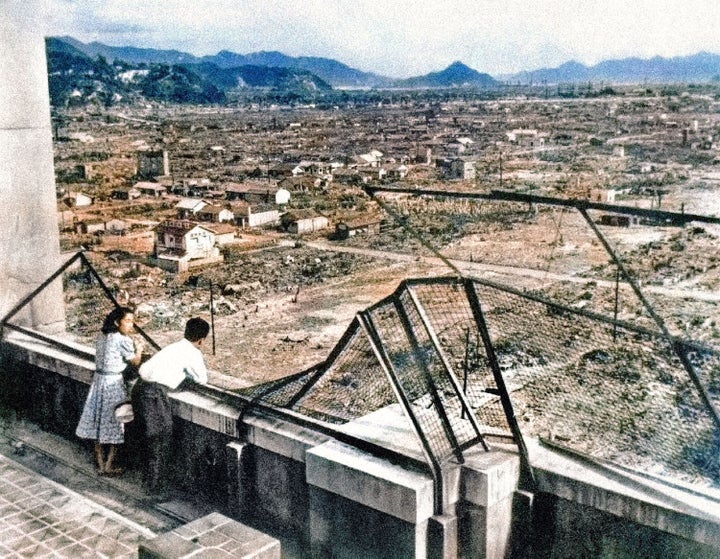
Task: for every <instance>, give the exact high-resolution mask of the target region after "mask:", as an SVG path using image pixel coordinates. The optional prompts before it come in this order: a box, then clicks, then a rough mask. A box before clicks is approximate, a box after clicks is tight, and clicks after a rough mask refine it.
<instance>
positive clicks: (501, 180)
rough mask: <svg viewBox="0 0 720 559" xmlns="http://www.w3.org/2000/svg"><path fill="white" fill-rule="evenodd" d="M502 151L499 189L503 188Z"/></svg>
mask: <svg viewBox="0 0 720 559" xmlns="http://www.w3.org/2000/svg"><path fill="white" fill-rule="evenodd" d="M502 156H503V154H502V151H501V152H500V189H502V187H503V160H502Z"/></svg>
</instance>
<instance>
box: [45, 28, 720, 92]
mask: <svg viewBox="0 0 720 559" xmlns="http://www.w3.org/2000/svg"><path fill="white" fill-rule="evenodd" d="M46 46H47V53H48V70H49V81H50V94H51V99H52V101H53V103H54V104H56V103H61V104H63V103H67V102H69V101H72V100H73V99H74V100H76V101H77V102H80V101H81V100H89V99H95V100H98V101H100V102H103V103H106V104H112V103H115V102H119V101H120V100H132V99H133V98H146V99H155V100H159V101H171V102H192V103H207V102H209V103H218V102H223V101H225V100H226V99H227V95H228V94H231V93H232V92H233V91H236V90H238V89H239V88H243V89H248V88H250V89H252V88H264V89H270V90H272V91H274V92H277V93H278V94H279V95H284V96H285V97H287V98H290V99H292V98H293V97H295V98H301V97H304V96H306V95H308V94H313V93H315V92H323V91H330V90H331V89H333V88H408V89H429V88H454V87H475V88H496V87H498V86H500V85H505V84H512V85H515V84H517V85H529V84H531V85H542V84H570V83H581V82H589V81H602V82H606V83H607V84H608V85H609V84H618V83H647V82H652V83H677V82H695V83H700V82H708V81H720V56H718V55H715V54H710V53H706V52H701V53H698V54H695V55H692V56H685V57H676V58H661V57H655V58H652V59H648V60H644V59H640V58H626V59H622V60H608V61H604V62H601V63H599V64H596V65H594V66H589V67H588V66H584V65H583V64H580V63H578V62H575V61H571V62H567V63H565V64H563V65H561V66H559V67H557V68H543V69H539V70H534V71H525V72H519V73H517V74H508V75H501V76H498V77H497V78H494V77H492V76H490V75H489V74H484V73H480V72H478V71H476V70H473V69H472V68H469V67H468V66H466V65H465V64H463V63H462V62H459V61H458V62H454V63H452V64H451V65H450V66H448V67H447V68H446V69H444V70H442V71H439V72H431V73H429V74H426V75H424V76H417V77H412V78H407V79H395V78H390V77H387V76H380V75H378V74H373V73H370V72H362V71H360V70H357V69H354V68H351V67H350V66H347V65H346V64H343V63H342V62H338V61H336V60H332V59H329V58H320V57H309V56H301V57H292V56H287V55H285V54H283V53H281V52H276V51H271V52H264V51H263V52H256V53H251V54H237V53H234V52H230V51H227V50H223V51H220V52H218V53H217V54H216V55H213V56H203V57H196V56H194V55H192V54H188V53H185V52H181V51H177V50H159V49H146V48H137V47H112V46H108V45H104V44H102V43H97V42H92V43H82V42H81V41H78V40H76V39H73V38H72V37H50V38H48V39H47V40H46ZM288 96H289V97H288Z"/></svg>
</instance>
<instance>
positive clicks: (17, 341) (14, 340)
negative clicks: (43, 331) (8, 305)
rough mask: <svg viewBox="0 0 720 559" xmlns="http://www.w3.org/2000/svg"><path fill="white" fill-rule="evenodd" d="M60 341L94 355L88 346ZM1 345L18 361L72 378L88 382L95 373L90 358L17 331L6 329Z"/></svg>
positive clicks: (93, 364) (93, 363)
mask: <svg viewBox="0 0 720 559" xmlns="http://www.w3.org/2000/svg"><path fill="white" fill-rule="evenodd" d="M62 342H63V343H64V344H67V345H68V346H71V347H74V348H77V349H78V350H81V351H84V352H87V353H89V354H91V355H95V350H94V349H93V348H90V347H88V346H85V345H81V344H78V343H75V342H71V341H68V340H62ZM2 345H4V346H6V347H7V348H8V349H9V351H10V353H11V354H12V355H13V356H14V358H15V359H17V360H19V361H24V362H26V363H28V364H29V365H33V366H35V367H39V368H41V369H45V370H47V371H52V372H54V373H57V374H59V375H61V376H64V377H68V378H71V379H73V380H77V381H80V382H84V383H86V384H90V383H91V382H92V377H93V375H94V374H95V362H94V361H93V360H92V359H84V358H82V357H79V356H77V355H73V354H71V353H68V352H67V351H63V350H62V349H61V348H58V347H55V346H52V345H49V344H46V343H45V342H42V341H40V340H36V339H34V338H30V337H28V336H25V335H23V334H19V333H17V332H12V331H10V330H8V331H7V332H6V334H5V339H4V340H3V341H2Z"/></svg>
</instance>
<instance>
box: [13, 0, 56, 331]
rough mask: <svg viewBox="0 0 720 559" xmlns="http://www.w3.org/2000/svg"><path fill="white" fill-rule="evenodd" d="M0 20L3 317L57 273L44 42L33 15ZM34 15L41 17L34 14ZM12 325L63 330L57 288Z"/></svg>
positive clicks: (41, 296) (51, 288)
mask: <svg viewBox="0 0 720 559" xmlns="http://www.w3.org/2000/svg"><path fill="white" fill-rule="evenodd" d="M36 3H37V2H35V1H34V0H31V1H29V2H25V3H24V6H23V8H24V13H25V14H28V15H27V16H26V17H23V16H21V15H17V14H16V15H13V13H12V12H13V7H14V6H16V5H19V3H11V4H10V6H8V12H6V13H3V14H0V317H4V316H5V315H6V314H7V313H8V311H10V310H11V309H12V308H13V307H14V306H15V305H16V304H17V303H18V302H20V301H21V300H22V299H24V298H25V297H26V296H27V295H29V294H30V293H31V292H32V291H33V290H34V289H35V288H37V287H38V286H39V285H40V284H42V283H43V281H45V280H46V279H47V278H48V277H50V276H51V275H52V274H53V273H54V272H55V271H56V270H57V269H58V267H59V266H60V262H61V261H60V235H59V231H58V223H57V203H56V199H55V170H54V165H53V145H52V127H51V122H50V97H49V93H48V79H47V62H46V57H45V41H44V38H43V36H42V31H41V29H40V28H38V22H36V21H34V20H33V19H32V18H31V16H30V15H29V14H30V13H32V12H33V11H34V10H30V9H28V5H32V4H36ZM35 13H38V12H35ZM13 322H14V323H16V324H20V325H23V326H29V327H33V328H36V329H40V330H44V331H46V332H59V331H62V330H64V328H65V306H64V301H63V292H62V284H61V281H60V280H58V281H55V282H54V283H53V284H52V285H49V286H48V287H47V288H46V289H45V290H43V292H42V293H41V294H39V295H38V296H37V297H36V298H35V299H34V300H33V301H32V303H31V304H29V305H28V306H26V307H25V308H24V309H23V311H21V313H19V314H18V315H16V316H15V318H14V319H13Z"/></svg>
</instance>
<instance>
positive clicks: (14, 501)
mask: <svg viewBox="0 0 720 559" xmlns="http://www.w3.org/2000/svg"><path fill="white" fill-rule="evenodd" d="M153 535H154V534H153V533H152V532H150V531H149V530H147V529H146V528H143V527H142V526H140V525H137V524H134V523H132V522H129V521H127V520H125V519H123V518H122V517H120V516H119V515H117V514H115V513H113V512H112V511H110V510H108V509H106V508H104V507H101V506H99V505H97V504H95V503H93V502H92V501H90V500H89V499H87V498H85V497H83V496H82V495H79V494H77V493H75V492H73V491H71V490H69V489H67V488H64V487H63V486H61V485H59V484H57V483H55V482H53V481H51V480H49V479H47V478H44V477H42V476H40V475H38V474H36V473H34V472H32V471H30V470H28V469H27V468H25V467H24V466H22V465H20V464H18V463H17V462H14V461H12V460H11V459H9V458H7V457H5V456H2V455H0V557H3V558H6V559H10V558H23V559H27V558H35V557H38V558H39V557H48V558H49V557H56V558H61V557H67V558H72V559H81V558H85V557H88V558H89V557H93V558H97V557H100V558H102V557H108V558H109V557H113V558H130V557H133V558H134V557H137V549H138V542H139V540H140V538H142V537H152V536H153Z"/></svg>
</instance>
